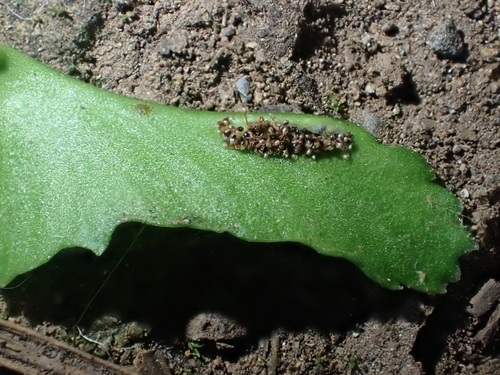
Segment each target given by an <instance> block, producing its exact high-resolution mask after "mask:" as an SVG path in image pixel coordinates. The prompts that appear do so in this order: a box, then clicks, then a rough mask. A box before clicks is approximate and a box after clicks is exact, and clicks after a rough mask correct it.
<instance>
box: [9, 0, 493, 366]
mask: <svg viewBox="0 0 500 375" xmlns="http://www.w3.org/2000/svg"><path fill="white" fill-rule="evenodd" d="M450 19H453V20H454V24H455V25H456V29H457V30H455V31H453V30H452V31H453V33H454V36H455V40H458V42H457V43H458V44H457V47H459V49H460V45H461V40H463V45H462V46H463V50H462V52H461V53H457V56H454V57H451V58H450V57H449V56H438V54H436V53H435V52H434V51H433V50H432V48H431V45H432V43H433V40H434V39H433V37H432V35H433V34H434V33H435V32H437V31H439V30H440V29H441V28H442V27H443V25H445V24H446V23H447V22H448V21H447V20H450ZM499 23H500V3H499V2H498V1H495V0H487V1H486V0H484V1H475V0H459V1H441V0H428V1H423V0H420V1H411V2H410V1H408V2H405V1H396V0H395V1H383V0H375V1H367V0H358V1H349V0H346V1H340V0H338V1H326V0H325V1H321V0H317V1H284V0H280V1H270V0H241V1H232V0H227V1H217V0H207V1H196V0H184V1H180V0H179V1H177V0H171V1H131V0H116V1H90V0H86V1H57V0H45V1H34V0H18V1H13V0H2V1H0V42H2V43H5V44H7V45H10V46H12V47H15V48H17V49H19V50H22V51H24V52H26V53H27V54H29V55H31V56H33V57H35V58H36V59H38V60H40V61H43V62H44V63H46V64H48V65H50V66H52V67H54V68H55V69H57V70H59V71H61V72H64V73H66V74H70V75H73V76H75V77H77V78H79V79H82V80H84V81H87V82H89V83H92V84H94V85H98V86H100V87H102V88H105V89H107V90H111V91H114V92H116V93H119V94H123V95H126V96H130V97H136V98H140V99H144V100H149V101H154V102H158V103H164V104H171V105H175V106H179V107H185V108H196V109H205V110H214V111H225V110H231V111H233V110H236V111H244V110H245V109H246V108H248V109H250V110H252V111H253V110H256V111H257V110H258V111H297V112H307V113H318V114H330V115H334V116H339V117H343V118H345V119H348V120H350V121H353V122H356V123H359V124H362V125H363V126H365V127H366V128H367V129H369V130H370V131H372V132H373V133H374V134H375V135H376V136H377V137H378V139H379V140H380V141H381V142H383V143H387V144H395V145H400V146H403V147H406V148H409V149H412V150H414V151H416V152H418V153H420V154H421V155H423V156H424V157H425V158H426V159H427V161H428V162H429V163H430V165H432V167H433V168H434V169H435V171H436V173H437V175H438V179H439V181H440V183H442V184H443V185H445V186H446V187H447V188H448V189H450V190H451V191H453V192H454V193H455V194H456V195H457V196H458V197H459V199H460V200H461V201H462V203H463V205H464V213H463V221H464V224H465V225H467V226H469V227H470V229H471V231H472V233H473V235H474V236H476V238H477V240H478V242H479V245H480V247H479V250H478V251H475V252H473V253H471V254H470V255H468V256H465V257H463V259H462V261H461V265H462V270H463V277H462V279H461V280H460V281H459V282H458V283H456V284H453V285H450V286H449V287H448V293H447V294H445V295H440V296H426V295H421V294H418V293H414V292H411V291H401V292H389V291H385V290H381V289H380V288H379V287H377V286H376V285H373V283H371V282H370V281H368V280H366V279H364V277H363V276H362V275H359V272H358V273H357V271H356V270H355V269H353V268H352V267H351V266H350V265H348V264H345V263H343V262H342V261H336V260H333V261H330V260H326V261H325V260H324V259H323V258H321V257H319V258H318V257H317V256H316V255H311V254H310V251H308V250H306V249H301V248H297V249H296V250H294V252H295V253H294V255H292V256H290V255H288V254H290V251H283V249H282V248H280V247H279V246H277V247H273V248H272V249H271V250H269V249H267V250H269V251H266V254H268V253H271V254H272V255H269V256H268V255H265V256H262V252H259V250H255V248H252V247H251V246H249V245H248V246H247V245H245V244H241V243H239V242H237V241H236V242H235V240H234V239H227V238H223V239H222V240H221V239H220V238H217V239H216V240H217V241H222V242H223V243H224V246H223V247H224V249H223V250H220V249H218V250H215V249H214V250H210V252H208V253H207V252H203V253H204V254H206V255H201V253H200V251H197V249H198V247H199V246H200V244H203V243H206V241H209V240H210V235H207V234H199V233H198V234H197V235H196V236H195V237H196V238H197V240H198V242H197V245H196V244H194V242H196V241H194V240H193V241H194V242H193V241H192V240H191V237H192V234H189V233H183V232H182V231H181V232H177V233H174V234H172V233H170V232H168V233H166V232H165V231H163V232H161V230H156V229H147V230H146V232H148V231H149V232H148V233H146V236H149V237H147V238H150V242H151V243H148V241H143V242H144V243H145V244H143V245H141V246H142V247H143V248H144V247H148V248H150V249H154V248H155V246H156V245H155V244H156V243H157V242H158V236H159V237H160V238H161V239H162V241H165V238H167V237H168V236H172V235H173V236H175V237H176V239H177V240H179V241H180V242H183V243H186V241H187V242H188V243H190V244H191V245H189V246H188V250H185V249H183V250H182V252H181V251H179V252H178V253H176V252H174V255H172V258H168V259H166V260H165V259H161V260H159V262H160V263H161V262H169V263H163V264H164V265H165V268H166V270H165V273H169V276H168V278H167V279H161V282H162V283H165V284H163V285H165V287H164V288H165V290H164V291H163V294H151V292H145V290H146V289H147V288H148V285H150V286H151V285H154V288H156V289H155V292H158V290H159V289H161V288H162V287H161V284H153V283H152V281H151V279H148V278H147V277H146V276H144V275H147V274H150V273H151V272H153V273H154V271H151V270H147V269H146V270H144V272H143V274H142V275H141V274H135V273H134V274H133V275H131V273H130V270H128V272H129V273H128V274H127V273H126V272H125V271H124V273H123V275H121V274H120V272H117V273H116V279H115V281H113V280H110V285H109V289H110V290H114V291H115V292H116V290H117V289H123V290H124V292H122V293H115V294H118V295H119V297H118V296H113V295H107V298H108V305H106V301H105V300H104V301H103V299H104V298H100V301H95V303H94V301H93V303H92V304H91V306H90V308H89V309H88V311H86V316H85V320H86V322H82V327H85V329H86V331H85V332H86V334H87V335H88V336H89V337H92V338H93V339H95V340H96V341H99V342H100V343H101V344H95V343H92V342H90V341H88V340H86V339H85V338H83V337H82V336H81V335H79V334H78V332H77V331H76V330H75V329H74V324H75V321H76V319H77V318H78V316H79V314H81V313H82V311H83V310H85V308H86V306H87V305H88V302H89V300H90V298H91V297H92V294H90V295H89V294H88V293H89V292H84V291H86V290H91V291H93V292H95V290H97V288H98V287H99V285H100V284H99V282H102V280H103V276H102V275H103V274H104V275H105V274H106V272H109V270H110V268H111V267H112V265H113V264H116V259H118V256H117V255H116V254H115V256H114V258H113V255H112V254H113V250H112V249H110V250H109V252H110V254H107V255H105V256H103V259H104V260H102V259H101V260H96V259H95V258H93V257H92V256H91V255H88V254H83V252H81V251H80V252H78V251H77V250H75V252H76V253H77V254H76V255H75V256H77V259H79V260H78V262H80V261H81V262H87V263H86V264H87V265H88V267H89V268H88V269H85V267H83V266H82V267H83V268H84V269H85V270H86V272H87V271H88V272H89V273H92V272H95V274H93V273H92V275H93V276H95V278H94V279H95V282H94V284H92V283H90V284H86V282H85V281H82V280H85V279H84V278H83V276H82V275H81V274H80V273H79V272H78V271H75V270H78V269H79V268H78V266H77V265H75V264H74V265H73V268H70V269H71V270H72V271H71V272H73V273H66V274H65V273H61V274H57V275H55V274H54V272H56V271H57V270H59V271H60V268H62V267H61V265H60V264H58V263H57V262H58V261H59V262H61V259H58V260H57V259H56V260H55V262H56V264H55V265H52V266H50V265H49V266H48V267H47V268H46V270H45V271H40V272H42V273H40V274H38V276H36V272H35V276H32V277H30V278H29V279H28V281H27V282H25V283H22V285H21V286H19V287H17V288H13V289H5V290H3V291H2V300H1V304H0V309H1V311H2V313H3V315H4V317H5V318H8V319H10V320H12V321H15V322H17V323H19V324H22V325H26V326H31V327H34V328H36V329H37V330H39V331H41V332H43V333H45V334H47V335H50V336H52V337H56V338H58V339H60V340H63V341H67V342H70V343H72V344H74V345H76V346H77V347H80V348H82V349H84V350H87V351H89V352H92V353H94V354H99V355H101V356H103V357H105V358H109V360H111V361H114V362H116V363H119V364H121V365H123V366H128V367H131V368H132V369H135V370H137V371H139V372H141V373H161V372H163V373H174V374H188V373H193V374H194V373H196V374H275V373H276V374H372V373H381V374H424V373H425V374H434V373H435V374H497V373H498V371H499V370H498V369H499V368H500V360H499V359H498V355H499V353H500V346H499V345H500V333H499V327H500V308H499V307H498V302H499V300H500V299H499V295H500V287H499V284H495V283H494V282H493V281H490V283H489V284H487V286H486V287H485V288H483V289H481V288H482V287H483V285H484V284H485V282H487V281H488V280H491V279H493V280H494V279H500V268H499V266H500V253H499V251H500V216H499V211H500V177H499V170H500V147H499V146H500V111H499V104H500V100H499V98H500V95H499V93H500V89H499V85H500V82H499V79H500V63H499V61H500V31H499V27H498V26H499ZM457 35H458V36H457ZM441 36H443V35H442V33H441ZM245 76H246V77H250V79H251V85H250V88H249V93H250V94H251V97H248V95H247V94H248V93H246V92H245V93H243V95H242V96H243V97H244V98H243V99H245V97H248V98H249V99H248V100H246V102H245V100H243V101H242V100H240V98H239V95H237V94H235V86H236V82H237V81H238V80H239V79H240V78H242V77H245ZM138 230H139V228H138V227H137V226H134V225H131V226H126V227H125V228H120V229H119V230H118V232H120V233H121V237H123V238H122V239H121V240H120V239H117V240H116V241H115V242H116V243H115V244H114V245H112V247H113V246H114V247H116V249H118V250H117V254H119V253H120V252H119V249H120V248H121V249H123V247H127V246H130V243H132V242H133V241H134V235H137V231H138ZM158 231H160V232H161V233H157V232H158ZM179 233H180V234H179ZM206 236H208V237H206ZM116 237H117V238H120V236H118V235H117V236H116ZM192 242H193V243H192ZM202 247H203V245H202ZM233 247H240V248H242V249H243V250H242V252H241V253H240V255H238V256H235V255H232V254H233V253H234V252H235V251H231V250H234V249H233ZM142 250H144V249H142ZM198 250H199V249H198ZM226 250H227V251H226ZM288 250H289V249H288ZM238 251H240V250H239V249H238ZM282 251H283V252H282ZM186 253H187V254H188V255H187V258H186V255H182V254H186ZM151 254H155V253H154V252H153V253H150V254H149V256H152V255H151ZM241 254H242V255H241ZM78 257H79V258H78ZM213 257H216V258H217V260H216V261H214V259H213ZM59 258H63V256H61V257H59ZM199 258H201V259H199ZM262 258H264V259H263V260H262ZM290 258H291V259H290ZM242 259H243V260H242ZM279 260H281V261H279ZM134 261H137V262H139V263H140V257H137V259H136V258H134V255H133V254H131V255H130V259H129V261H128V262H125V263H124V265H123V267H125V268H127V267H129V266H131V264H133V263H134ZM65 262H71V260H69V261H68V260H67V259H66V260H65ZM78 262H77V261H74V263H76V264H78ZM172 263H173V264H174V266H168V265H167V264H172ZM242 263H243V264H244V265H243V266H242ZM61 264H62V263H61ZM64 264H66V263H64ZM82 264H83V263H82ZM221 264H222V267H221V268H220V269H218V268H217V267H220V265H221ZM325 264H326V265H325ZM141 266H143V267H148V266H147V262H144V261H143V263H141ZM51 267H52V268H51ZM92 267H94V268H95V269H98V271H92V270H93V269H94V268H92ZM99 267H100V268H99ZM169 267H170V268H169ZM175 267H178V268H175ZM256 268H264V269H263V270H259V271H256V270H255V269H256ZM186 269H188V270H189V276H185V275H184V276H183V272H184V273H185V270H186ZM207 269H212V271H213V270H214V269H217V270H216V271H213V273H210V272H208V271H207ZM238 269H239V270H240V271H237V270H238ZM241 269H243V271H246V272H247V273H252V274H251V275H250V276H248V275H247V276H245V277H247V278H245V277H243V276H242V272H243V271H241ZM89 270H90V271H89ZM43 272H45V273H43ZM82 273H83V272H82ZM332 273H336V274H337V275H339V276H338V277H337V278H334V279H331V277H332V276H331V274H332ZM57 277H61V278H64V281H63V282H62V283H63V284H65V283H67V284H68V285H67V287H68V288H69V289H64V290H63V287H62V286H61V282H60V280H59V279H57ZM210 278H211V279H210ZM207 279H208V280H214V279H215V280H217V281H216V282H213V281H210V282H208V281H207ZM58 280H59V281H58ZM74 280H76V281H74ZM346 280H349V281H348V282H346ZM329 283H331V284H334V285H335V286H334V287H330V286H329ZM208 284H209V285H208ZM231 284H237V285H238V286H239V289H238V288H236V289H232V287H231ZM41 285H43V286H41ZM167 286H168V287H167ZM113 287H114V288H115V289H113ZM135 289H140V291H139V292H134V290H135ZM480 290H482V292H481V293H480V294H479V295H477V293H478V292H479V291H480ZM85 293H87V294H85ZM141 293H144V294H145V295H147V296H148V297H149V298H150V299H151V298H152V299H163V300H164V302H165V303H164V304H161V305H159V304H155V303H152V302H151V300H150V299H149V300H146V298H143V299H141V297H140V294H141ZM158 293H159V292H158ZM476 295H477V296H476ZM474 296H476V297H475V299H473V300H472V302H471V298H473V297H474ZM492 296H493V297H492ZM277 300H279V302H276V301H277ZM124 301H127V302H124ZM97 306H99V307H97ZM110 306H111V307H110ZM186 306H189V308H188V307H186ZM235 306H242V307H241V308H236V307H235ZM148 309H151V310H155V314H156V315H154V317H153V315H148V314H147V313H144V311H145V310H148ZM125 310H127V313H124V311H125ZM173 310H175V311H173ZM203 312H205V313H206V314H201V315H200V314H199V313H203ZM210 312H216V314H211V313H210ZM158 316H160V318H159V317H158ZM193 316H194V318H193ZM158 322H161V324H159V323H158ZM72 327H73V328H72ZM159 327H161V328H159ZM186 327H187V330H186ZM198 340H199V341H201V342H202V343H203V346H202V347H200V348H196V347H194V346H193V344H192V343H193V342H194V341H198ZM152 356H153V357H154V358H155V360H150V359H151V358H152ZM148 358H149V359H148ZM158 363H161V364H162V365H161V366H160V365H158ZM155 366H156V367H155ZM148 371H149V372H148ZM0 372H1V369H0Z"/></svg>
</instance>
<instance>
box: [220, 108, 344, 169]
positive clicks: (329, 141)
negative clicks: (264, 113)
mask: <svg viewBox="0 0 500 375" xmlns="http://www.w3.org/2000/svg"><path fill="white" fill-rule="evenodd" d="M218 126H219V133H221V134H222V136H223V137H224V141H225V142H226V144H227V145H228V147H230V148H234V149H236V150H253V151H254V152H256V153H258V154H260V155H262V156H264V157H267V156H269V155H277V156H281V157H284V158H287V157H289V156H291V157H292V158H294V159H297V158H298V156H299V155H306V156H310V157H311V158H313V159H316V156H317V155H322V154H329V153H332V152H334V151H337V150H338V151H340V152H341V153H342V156H343V157H344V158H348V157H349V153H348V152H349V150H351V148H352V134H351V133H322V134H317V133H313V132H311V131H309V130H307V129H299V128H296V127H293V126H290V125H289V123H288V121H284V122H282V123H276V122H275V121H274V120H273V121H272V122H270V121H267V120H266V119H265V118H264V117H260V118H259V120H258V121H257V122H255V123H248V122H247V125H246V126H245V127H242V126H239V127H235V126H233V125H232V120H231V119H230V118H225V119H224V120H222V121H219V122H218Z"/></svg>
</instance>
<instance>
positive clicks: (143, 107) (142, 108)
mask: <svg viewBox="0 0 500 375" xmlns="http://www.w3.org/2000/svg"><path fill="white" fill-rule="evenodd" d="M134 109H135V110H136V111H137V113H138V114H140V115H143V116H147V115H149V114H150V113H151V111H152V110H153V108H151V106H150V105H149V104H145V103H140V104H136V105H134Z"/></svg>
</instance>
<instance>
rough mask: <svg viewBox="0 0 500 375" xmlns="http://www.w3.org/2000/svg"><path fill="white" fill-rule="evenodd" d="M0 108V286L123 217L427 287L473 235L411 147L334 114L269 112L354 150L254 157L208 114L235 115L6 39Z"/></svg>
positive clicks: (439, 284)
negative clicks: (144, 95) (88, 70)
mask: <svg viewBox="0 0 500 375" xmlns="http://www.w3.org/2000/svg"><path fill="white" fill-rule="evenodd" d="M0 108H1V109H0V285H1V286H4V285H6V284H7V283H8V282H10V281H11V280H12V279H13V278H14V277H15V276H16V275H18V274H21V273H24V272H27V271H29V270H31V269H33V268H35V267H37V266H39V265H41V264H43V263H45V262H47V261H48V260H49V259H50V258H51V257H52V256H53V255H54V254H55V253H57V252H58V251H59V250H61V249H63V248H68V247H83V248H88V249H90V250H92V251H94V252H95V253H97V254H101V253H102V252H103V251H104V250H105V249H106V246H107V245H108V242H109V239H110V236H111V234H112V232H113V230H114V229H115V228H116V226H117V225H119V224H120V223H123V222H127V221H137V222H143V223H147V224H151V225H157V226H166V227H180V226H189V227H193V228H198V229H204V230H210V231H215V232H224V231H227V232H230V233H232V234H234V235H235V236H237V237H240V238H242V239H245V240H248V241H261V242H277V241H294V242H300V243H303V244H306V245H308V246H310V247H312V248H314V249H315V250H316V251H318V252H320V253H322V254H325V255H330V256H335V257H343V258H346V259H348V260H350V261H352V262H353V263H355V264H356V265H357V266H358V267H359V268H360V269H361V270H363V272H365V273H366V274H367V275H368V276H369V277H371V278H372V279H373V280H375V281H377V282H378V283H380V284H382V285H383V286H385V287H388V288H393V289H398V288H400V287H401V286H407V287H410V288H413V289H417V290H421V291H427V292H443V291H445V284H446V283H448V282H450V281H456V280H457V279H458V278H459V274H460V270H459V268H458V262H457V260H458V257H459V256H460V255H462V254H464V253H466V252H468V251H470V250H472V249H473V248H474V247H475V243H474V241H473V240H472V239H471V238H470V236H469V235H468V233H467V231H466V230H465V228H464V227H463V226H462V225H461V224H460V222H459V220H458V217H457V215H458V214H459V213H460V211H461V206H460V203H459V201H458V200H457V199H456V198H455V197H454V195H453V194H451V193H450V192H448V191H446V190H445V189H443V188H442V187H440V186H438V185H436V184H434V183H433V182H432V180H433V178H434V174H433V172H432V170H431V169H430V168H429V166H428V165H427V164H426V162H425V161H424V159H423V158H422V157H420V156H419V155H418V154H416V153H413V152H411V151H408V150H405V149H403V148H397V147H389V146H383V145H381V144H379V143H378V142H377V141H376V140H375V139H374V138H373V137H372V136H371V135H370V134H368V133H367V132H365V131H364V130H362V129H361V128H359V127H357V126H354V125H352V124H349V123H346V122H342V121H339V120H334V119H331V118H327V117H320V116H311V115H292V114H275V115H274V116H276V121H284V120H285V119H287V120H289V121H290V123H291V124H292V125H294V126H298V127H309V128H311V129H314V128H318V127H326V128H327V129H328V130H335V131H349V132H351V133H352V134H353V138H354V143H355V148H354V150H353V151H352V152H351V156H350V158H349V159H347V160H345V159H343V158H342V157H340V156H339V155H336V156H335V155H334V156H331V157H326V156H325V157H320V158H319V159H318V160H312V159H311V158H307V157H300V158H299V159H298V160H293V159H291V158H288V159H284V158H275V157H269V158H263V157H261V156H260V155H257V154H254V153H251V152H241V151H237V150H232V149H229V148H227V147H225V144H224V142H223V140H222V137H221V135H220V134H218V129H217V122H218V121H220V120H222V119H223V118H225V117H227V116H231V117H233V118H234V121H235V123H236V124H242V125H244V124H245V118H244V116H243V115H242V114H236V113H214V112H201V111H190V110H182V109H178V108H172V107H167V106H161V105H158V104H153V103H146V102H142V101H138V100H134V99H130V98H126V97H121V96H118V95H116V94H113V93H110V92H107V91H105V90H101V89H98V88H96V87H93V86H90V85H87V84H84V83H82V82H79V81H76V80H74V79H73V78H70V77H66V76H63V75H61V74H59V73H57V72H55V71H53V70H52V69H50V68H48V67H46V66H44V65H42V64H40V63H38V62H36V61H35V60H32V59H31V58H28V57H26V56H24V55H22V54H21V53H19V52H16V51H14V50H12V49H10V48H7V47H0ZM260 115H261V114H251V115H249V121H255V120H256V119H257V118H258V117H259V116H260ZM268 117H269V116H268ZM235 251H238V250H237V249H235ZM186 272H188V270H186Z"/></svg>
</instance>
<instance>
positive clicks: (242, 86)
mask: <svg viewBox="0 0 500 375" xmlns="http://www.w3.org/2000/svg"><path fill="white" fill-rule="evenodd" d="M251 85H252V79H251V78H250V77H249V76H243V77H241V78H240V79H238V81H236V87H235V89H236V92H237V93H238V95H239V97H240V99H241V101H242V102H243V103H244V104H248V103H251V102H252V100H253V95H252V92H251Z"/></svg>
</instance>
